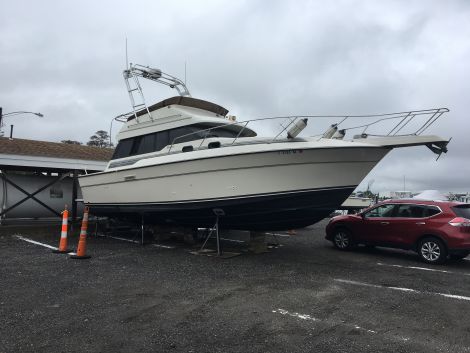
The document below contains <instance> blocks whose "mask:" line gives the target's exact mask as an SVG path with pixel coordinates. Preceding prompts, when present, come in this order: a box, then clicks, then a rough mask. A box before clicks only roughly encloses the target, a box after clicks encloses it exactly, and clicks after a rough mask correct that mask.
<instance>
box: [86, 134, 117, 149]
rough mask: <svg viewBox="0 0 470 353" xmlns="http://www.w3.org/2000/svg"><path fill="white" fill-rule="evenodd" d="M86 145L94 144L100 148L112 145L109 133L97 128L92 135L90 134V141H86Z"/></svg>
mask: <svg viewBox="0 0 470 353" xmlns="http://www.w3.org/2000/svg"><path fill="white" fill-rule="evenodd" d="M87 145H88V146H96V147H101V148H109V147H113V144H112V143H110V142H109V135H108V133H107V132H106V131H104V130H98V131H97V132H95V134H94V135H93V136H90V141H88V142H87Z"/></svg>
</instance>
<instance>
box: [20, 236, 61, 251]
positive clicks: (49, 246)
mask: <svg viewBox="0 0 470 353" xmlns="http://www.w3.org/2000/svg"><path fill="white" fill-rule="evenodd" d="M14 237H15V238H17V239H20V240H23V241H26V242H28V243H31V244H34V245H39V246H42V247H44V248H48V249H52V250H58V248H56V247H55V246H52V245H49V244H44V243H41V242H39V241H36V240H33V239H29V238H25V237H23V236H21V235H14Z"/></svg>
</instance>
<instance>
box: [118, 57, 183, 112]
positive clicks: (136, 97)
mask: <svg viewBox="0 0 470 353" xmlns="http://www.w3.org/2000/svg"><path fill="white" fill-rule="evenodd" d="M123 76H124V81H125V82H126V87H127V93H129V99H130V100H131V105H132V111H133V115H134V117H135V118H136V119H137V121H138V115H137V111H139V110H146V111H147V114H148V116H149V117H150V120H152V121H153V118H152V115H151V114H150V110H149V108H148V106H147V104H146V103H145V97H144V93H143V92H142V86H141V85H140V82H139V77H143V78H146V79H148V80H151V81H154V82H158V83H161V84H163V85H165V86H169V87H170V88H174V89H176V90H177V91H178V94H179V95H180V96H181V97H191V94H190V93H189V90H188V88H187V87H186V85H185V84H184V82H183V81H181V80H180V79H179V78H177V77H175V76H172V75H169V74H166V73H164V72H162V70H160V69H154V68H151V67H148V66H143V65H139V64H132V63H131V64H129V68H128V69H126V70H124V71H123Z"/></svg>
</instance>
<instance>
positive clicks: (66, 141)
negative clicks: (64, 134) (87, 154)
mask: <svg viewBox="0 0 470 353" xmlns="http://www.w3.org/2000/svg"><path fill="white" fill-rule="evenodd" d="M60 142H62V143H65V144H67V145H82V143H81V142H80V141H74V140H62V141H60Z"/></svg>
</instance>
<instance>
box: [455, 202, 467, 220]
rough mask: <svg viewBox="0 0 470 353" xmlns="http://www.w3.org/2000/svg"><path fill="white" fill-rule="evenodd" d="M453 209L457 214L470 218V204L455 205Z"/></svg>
mask: <svg viewBox="0 0 470 353" xmlns="http://www.w3.org/2000/svg"><path fill="white" fill-rule="evenodd" d="M452 210H453V211H454V212H455V214H456V215H457V216H459V217H464V218H468V219H470V204H464V205H458V206H454V207H452Z"/></svg>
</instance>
